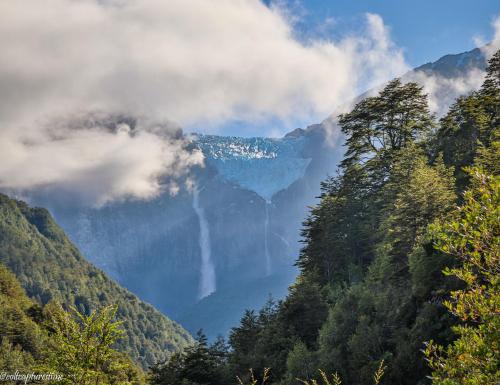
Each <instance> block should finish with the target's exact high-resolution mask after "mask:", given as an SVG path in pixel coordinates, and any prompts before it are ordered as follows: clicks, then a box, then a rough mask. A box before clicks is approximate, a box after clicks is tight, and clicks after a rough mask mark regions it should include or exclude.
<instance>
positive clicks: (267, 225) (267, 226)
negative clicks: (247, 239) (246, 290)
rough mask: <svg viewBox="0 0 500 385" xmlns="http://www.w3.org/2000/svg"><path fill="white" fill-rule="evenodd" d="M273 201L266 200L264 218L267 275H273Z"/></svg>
mask: <svg viewBox="0 0 500 385" xmlns="http://www.w3.org/2000/svg"><path fill="white" fill-rule="evenodd" d="M270 206H271V201H268V200H266V209H265V211H266V216H265V219H264V253H265V256H266V276H270V275H271V254H270V253H269V239H268V237H269V208H270Z"/></svg>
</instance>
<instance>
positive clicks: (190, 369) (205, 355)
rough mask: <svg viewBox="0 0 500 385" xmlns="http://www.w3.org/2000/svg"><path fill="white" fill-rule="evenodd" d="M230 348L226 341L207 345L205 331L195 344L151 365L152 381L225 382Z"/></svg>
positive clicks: (166, 384)
mask: <svg viewBox="0 0 500 385" xmlns="http://www.w3.org/2000/svg"><path fill="white" fill-rule="evenodd" d="M227 355H228V350H227V346H226V344H225V342H224V341H223V340H220V339H219V340H218V341H216V342H215V343H214V344H212V345H210V346H209V345H208V343H207V338H206V336H205V335H204V334H203V332H202V331H199V332H198V335H197V338H196V343H195V344H194V345H193V346H191V347H188V348H187V349H186V350H185V351H184V352H182V353H175V354H174V355H173V356H172V357H171V358H170V359H169V360H168V362H166V363H164V364H158V365H156V366H154V367H153V368H152V372H151V376H150V383H151V384H158V385H179V384H186V385H187V384H190V385H223V384H224V383H230V382H229V381H228V379H227V374H226V371H225V364H226V361H227Z"/></svg>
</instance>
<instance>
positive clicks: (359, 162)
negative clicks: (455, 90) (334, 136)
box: [228, 53, 500, 385]
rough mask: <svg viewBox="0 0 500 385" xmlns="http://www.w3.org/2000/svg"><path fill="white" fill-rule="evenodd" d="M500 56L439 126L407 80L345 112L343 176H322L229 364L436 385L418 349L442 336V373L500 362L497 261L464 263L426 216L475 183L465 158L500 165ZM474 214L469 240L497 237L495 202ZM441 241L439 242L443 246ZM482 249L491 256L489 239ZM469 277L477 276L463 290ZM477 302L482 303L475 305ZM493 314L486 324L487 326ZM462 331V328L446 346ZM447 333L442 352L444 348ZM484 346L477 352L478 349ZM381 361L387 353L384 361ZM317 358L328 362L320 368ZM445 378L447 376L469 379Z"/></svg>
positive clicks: (273, 376)
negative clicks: (266, 303) (292, 264)
mask: <svg viewBox="0 0 500 385" xmlns="http://www.w3.org/2000/svg"><path fill="white" fill-rule="evenodd" d="M499 63H500V53H497V54H496V55H495V56H494V57H493V59H492V61H490V67H489V69H488V75H487V77H486V80H485V82H484V84H483V86H482V88H481V89H480V90H479V91H478V92H476V93H473V94H471V95H469V96H465V97H463V98H461V99H459V100H457V102H456V103H455V104H454V105H453V106H452V107H451V109H450V111H449V113H448V114H447V115H446V116H445V117H444V118H443V119H441V120H440V122H439V125H438V126H437V127H436V123H435V122H434V119H433V117H432V116H431V115H430V114H429V111H428V108H427V101H426V96H425V95H423V93H422V89H421V88H420V87H418V86H417V85H416V84H412V83H409V84H402V83H401V82H400V81H399V80H395V81H393V82H390V83H389V84H388V85H387V86H386V87H385V88H384V89H383V90H382V91H381V92H380V94H379V95H377V96H374V97H371V98H367V99H365V100H363V101H361V102H360V103H358V104H357V105H356V106H355V107H354V108H353V110H352V111H351V112H349V113H347V114H344V115H342V116H340V119H339V122H340V125H341V127H342V131H343V133H344V134H345V135H346V146H347V149H346V153H345V158H344V160H343V162H342V163H341V165H340V169H339V173H338V175H337V176H335V177H332V178H329V179H328V180H327V181H325V182H324V183H323V184H322V186H321V187H322V195H321V197H320V198H321V199H320V202H319V204H318V205H316V206H315V207H313V208H312V209H311V213H310V216H309V217H308V218H307V219H306V221H305V222H304V229H303V237H304V248H303V249H302V251H301V254H300V256H299V259H298V261H297V265H298V267H299V268H300V275H299V277H298V278H297V281H296V283H295V284H294V285H292V287H291V288H290V290H289V295H288V297H287V298H286V299H285V300H283V301H282V302H280V303H279V304H277V306H276V307H275V308H274V309H273V310H272V311H270V312H269V311H268V312H267V316H266V317H261V316H260V315H259V314H256V313H255V312H247V313H246V314H245V315H244V317H243V318H242V320H241V323H240V325H239V326H238V327H237V328H234V329H233V332H232V334H231V338H230V340H229V342H230V345H231V347H232V350H231V351H230V354H229V360H228V361H229V371H230V372H231V373H235V374H237V375H240V376H241V375H244V373H246V372H247V370H248V368H250V367H252V368H254V369H256V371H255V373H261V372H262V370H263V368H265V367H272V368H273V370H272V371H271V372H270V373H269V379H268V381H269V382H270V383H271V384H280V385H288V384H294V383H296V378H309V380H306V381H305V383H306V384H311V385H314V384H318V383H321V382H324V383H325V384H329V383H335V381H340V379H341V378H342V380H343V381H345V383H346V384H357V385H364V384H366V385H368V384H373V382H374V381H375V382H376V383H377V382H380V381H381V373H382V372H383V373H384V383H385V384H387V385H404V384H408V385H415V384H418V385H423V384H429V383H430V379H429V376H430V375H431V368H429V366H428V364H427V362H426V361H425V357H424V354H423V353H422V350H423V349H424V347H425V345H424V343H425V341H429V340H433V341H436V342H435V344H431V345H429V346H430V347H429V349H431V348H432V349H434V350H432V357H433V360H434V361H431V363H433V364H434V366H433V368H432V369H433V370H434V372H435V373H434V374H433V375H434V376H437V375H438V374H436V373H438V372H439V371H438V367H439V368H441V369H442V368H450V370H455V372H456V373H459V368H458V365H461V361H460V360H463V362H464V366H463V367H462V366H460V368H463V370H468V369H466V365H469V364H470V365H472V361H474V363H476V364H477V365H479V364H481V365H483V366H484V367H485V368H486V369H485V368H481V369H477V368H476V369H475V370H476V371H477V372H480V373H483V374H484V373H490V374H492V373H493V372H494V371H495V370H498V367H496V366H495V367H494V366H493V363H494V362H498V351H497V350H495V349H498V345H497V344H498V340H499V338H498V337H499V336H498V307H499V305H498V293H497V292H494V291H491V290H493V289H491V287H492V282H495V285H498V260H497V259H496V260H494V265H493V266H495V269H496V270H494V271H491V272H490V273H489V274H490V275H489V276H485V275H484V274H486V273H485V272H484V271H483V270H484V269H483V270H481V269H482V268H483V267H480V266H479V265H473V266H471V267H470V268H469V267H468V265H467V264H465V265H462V264H461V261H460V260H457V258H454V257H453V254H457V252H458V251H459V250H454V253H452V252H451V251H453V250H450V249H447V248H445V247H444V244H445V243H446V242H449V239H447V240H446V242H445V241H444V240H443V239H442V238H440V236H439V234H441V232H439V231H435V230H434V229H432V230H430V229H429V225H431V224H432V223H434V222H435V221H443V218H448V216H449V215H450V213H451V212H453V210H454V208H455V206H456V204H457V203H458V202H460V201H461V199H462V198H461V194H457V193H461V192H462V191H463V190H464V188H466V187H467V186H469V185H470V183H471V180H470V177H469V176H467V175H466V174H465V173H464V172H463V171H462V167H463V166H468V165H472V164H477V165H480V166H481V167H482V168H483V169H484V170H487V171H488V172H490V173H492V174H494V175H498V171H499V168H498V167H499V166H498V165H499V164H500V151H499V149H500V141H499V139H498V138H499V126H500V125H499V114H498V113H499V105H500V104H499V100H500V97H499V95H500V88H499V85H500V79H499V78H498V75H499V73H500V69H499V68H500V66H499ZM486 195H487V194H486ZM464 199H465V200H468V199H469V197H468V195H466V196H465V198H464ZM475 199H479V198H478V197H476V198H475ZM478 202H479V200H478ZM480 210H483V211H480ZM495 216H496V219H495ZM487 218H490V219H487ZM468 220H471V221H475V222H474V223H476V224H478V226H479V224H480V223H482V226H483V227H482V228H481V229H479V228H477V229H472V230H471V231H472V234H471V240H473V238H474V237H480V236H481V235H480V234H481V233H482V232H484V231H487V229H488V231H490V233H489V234H490V235H495V238H493V237H492V238H491V239H495V242H497V243H496V247H498V224H497V225H496V226H497V227H495V225H494V223H493V222H494V221H495V220H496V221H497V220H498V202H497V201H496V202H495V203H491V204H485V203H481V204H478V205H477V207H476V211H471V212H469V213H468ZM495 229H496V230H495ZM455 230H456V231H458V232H457V233H456V237H455V240H456V242H459V241H460V242H461V243H460V245H461V246H460V247H462V248H467V250H468V251H467V252H469V251H470V250H469V249H470V248H471V245H470V244H468V243H467V242H468V241H467V238H464V230H466V229H465V228H464V229H462V228H460V227H459V228H458V230H457V229H455ZM447 234H448V233H447ZM483 235H484V233H483ZM447 237H450V234H448V235H447ZM481 239H483V238H481ZM443 242H444V243H443ZM464 242H465V243H464ZM435 243H437V244H441V245H442V246H443V247H439V248H438V249H436V248H435V247H434V244H435ZM457 247H458V246H457ZM481 247H486V244H484V243H482V244H481ZM462 252H463V251H462ZM479 255H480V256H481V258H483V259H480V261H481V263H485V262H486V261H485V260H484V258H485V257H487V255H485V254H484V250H481V252H479ZM488 258H489V257H488ZM495 258H498V249H497V250H496V257H495ZM490 262H492V261H490ZM443 269H446V271H448V274H447V275H444V274H443V273H442V271H443ZM463 269H465V270H463ZM471 271H472V273H471ZM459 278H462V279H459ZM471 279H475V280H476V281H475V282H476V284H477V287H474V289H464V287H465V284H466V282H467V280H469V281H470V280H471ZM468 283H470V282H468ZM490 289H491V290H490ZM497 289H498V286H496V289H495V290H497ZM471 290H472V291H471ZM450 292H452V293H454V294H452V301H451V302H449V300H448V297H449V295H450V294H449V293H450ZM460 293H461V294H460ZM460 301H462V302H460ZM465 303H466V304H467V306H465ZM470 306H480V307H481V309H483V310H484V311H485V312H486V313H480V314H476V313H471V311H472V308H471V307H470ZM448 308H450V309H452V310H453V311H454V312H455V313H456V314H460V313H461V314H462V315H464V314H466V316H467V320H466V322H465V323H464V324H460V325H457V323H458V320H457V317H454V316H453V315H452V314H451V313H450V312H449V311H448ZM475 311H476V310H475ZM495 311H496V313H495ZM474 317H476V318H474ZM487 317H490V318H488V320H489V321H488V323H487V325H488V326H484V327H483V326H479V324H478V322H483V319H486V318H487ZM490 321H491V322H490ZM481 325H483V324H481ZM456 333H458V336H459V339H458V340H457V342H455V343H454V344H452V343H453V341H454V340H455V339H456V337H457V334H456ZM460 333H462V334H460ZM465 341H467V344H466V343H465ZM448 344H452V345H450V347H449V348H448V349H447V350H446V349H444V348H436V346H438V345H448ZM446 351H447V353H446ZM492 351H493V353H492ZM488 352H489V353H488ZM459 353H466V354H465V356H463V357H462V356H460V354H459ZM479 353H481V354H483V355H484V357H482V358H484V360H483V361H478V360H476V358H477V355H478V354H479ZM474 354H476V356H474ZM447 357H448V358H449V361H446V358H447ZM381 361H384V362H386V364H387V367H386V368H385V367H384V369H383V370H382V367H379V364H380V362H381ZM469 361H471V362H469ZM447 365H448V366H447ZM318 367H319V368H324V369H325V372H323V374H321V372H320V375H319V376H318V377H317V378H312V377H314V375H313V374H312V373H313V372H314V373H316V368H318ZM313 368H314V370H313ZM443 370H444V369H443ZM488 371H489V372H488ZM325 373H336V375H335V376H336V377H331V378H330V377H329V376H327V375H326V374H325ZM374 373H377V375H376V376H375V377H374ZM462 374H463V373H462ZM494 374H495V375H496V376H497V377H498V373H497V372H494ZM439 375H441V377H440V378H442V379H443V381H444V382H440V383H443V384H455V383H457V384H458V383H471V384H472V383H474V382H453V380H451V379H450V378H448V377H447V376H449V373H444V372H440V374H439ZM488 375H489V374H488ZM445 378H447V379H446V380H445ZM254 379H256V380H258V381H261V378H258V376H257V377H256V376H254ZM446 381H448V382H446ZM243 382H244V383H248V382H252V377H251V376H250V377H248V376H247V377H244V381H243ZM476 383H477V384H483V383H485V382H475V383H474V384H476ZM490 383H492V382H490Z"/></svg>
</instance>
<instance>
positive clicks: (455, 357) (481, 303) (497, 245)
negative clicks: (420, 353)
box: [425, 169, 500, 385]
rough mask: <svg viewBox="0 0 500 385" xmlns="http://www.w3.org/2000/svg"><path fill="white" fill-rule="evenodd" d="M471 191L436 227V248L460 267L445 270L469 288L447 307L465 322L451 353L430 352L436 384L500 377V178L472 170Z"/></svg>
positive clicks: (433, 348) (472, 383) (434, 348)
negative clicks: (499, 314)
mask: <svg viewBox="0 0 500 385" xmlns="http://www.w3.org/2000/svg"><path fill="white" fill-rule="evenodd" d="M469 173H470V174H471V176H472V188H471V189H470V190H468V191H467V192H466V193H465V196H464V205H463V206H462V207H460V208H459V209H458V210H457V211H456V212H455V213H454V215H453V217H452V218H450V219H447V220H446V221H441V222H439V223H437V224H436V225H434V226H433V227H432V231H433V233H434V236H435V239H436V248H437V249H438V250H440V251H441V252H443V253H446V254H450V255H453V256H455V257H456V258H457V259H458V260H459V261H460V264H459V265H458V266H457V267H454V268H451V269H450V268H448V269H446V270H445V274H446V275H452V276H455V277H457V278H459V279H460V280H461V281H463V282H464V283H465V288H464V289H462V290H457V291H454V292H452V294H451V299H450V300H449V301H447V302H446V303H445V306H446V307H447V308H448V309H449V310H450V312H451V313H452V314H454V315H455V316H456V317H458V318H459V319H460V320H461V321H462V323H461V324H460V325H458V326H455V327H454V328H453V330H454V331H455V332H456V333H457V335H458V339H457V340H456V341H454V342H453V343H452V344H451V345H449V346H448V347H447V348H446V349H445V348H443V347H441V346H439V345H436V344H434V343H433V342H431V343H430V344H429V345H428V346H427V349H426V351H425V354H426V356H427V358H428V360H429V364H430V366H431V367H432V369H433V373H432V379H433V383H434V384H443V385H452V384H468V385H479V384H485V385H486V384H493V383H495V382H496V381H498V379H499V378H500V352H499V341H500V318H499V317H498V309H500V178H499V177H498V176H496V177H493V176H489V175H487V174H484V173H483V172H482V170H480V169H472V170H470V171H469Z"/></svg>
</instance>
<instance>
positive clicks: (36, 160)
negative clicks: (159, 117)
mask: <svg viewBox="0 0 500 385" xmlns="http://www.w3.org/2000/svg"><path fill="white" fill-rule="evenodd" d="M187 144H188V143H187V141H186V140H184V139H181V138H177V137H175V136H174V133H173V132H172V130H171V129H170V128H168V127H165V126H158V125H148V124H147V123H146V122H143V121H141V120H139V121H137V122H134V124H133V125H131V124H130V123H129V122H122V123H119V124H116V125H115V124H111V123H110V121H109V120H108V121H107V122H106V121H105V120H93V121H92V120H89V119H88V118H86V119H85V120H81V121H77V122H76V123H75V121H74V120H72V121H70V122H68V121H66V122H58V123H57V124H48V123H46V124H43V125H40V126H37V128H36V129H34V128H33V126H31V127H24V129H23V130H4V131H3V132H2V140H1V141H0V154H2V155H1V158H2V162H0V188H8V189H15V190H19V191H25V190H27V189H32V188H46V187H53V186H56V187H57V190H58V191H59V192H61V191H64V192H65V193H69V194H71V196H73V197H76V198H77V199H78V201H79V202H80V203H83V204H90V205H96V206H100V205H103V204H106V203H108V202H110V201H113V200H116V199H126V198H130V197H133V198H141V199H148V198H152V197H155V196H157V195H158V194H159V193H160V192H161V191H164V190H168V191H170V192H171V193H176V192H177V191H178V186H177V183H176V182H175V179H176V178H178V177H180V176H182V175H183V174H184V173H185V172H186V171H187V170H188V169H189V167H191V166H194V165H202V164H203V157H202V155H201V153H200V152H196V151H195V152H192V151H188V150H187V149H186V145H187Z"/></svg>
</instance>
